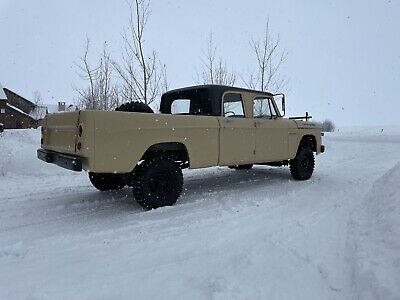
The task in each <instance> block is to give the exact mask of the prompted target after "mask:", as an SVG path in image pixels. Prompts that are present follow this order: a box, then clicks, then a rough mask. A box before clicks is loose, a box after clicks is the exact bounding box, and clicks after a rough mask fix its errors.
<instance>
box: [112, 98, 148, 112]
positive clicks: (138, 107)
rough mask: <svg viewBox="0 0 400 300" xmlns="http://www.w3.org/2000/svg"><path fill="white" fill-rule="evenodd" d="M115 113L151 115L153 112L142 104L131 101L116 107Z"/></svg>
mask: <svg viewBox="0 0 400 300" xmlns="http://www.w3.org/2000/svg"><path fill="white" fill-rule="evenodd" d="M115 111H126V112H140V113H151V114H153V113H154V111H153V110H152V109H151V107H150V106H148V105H147V104H145V103H143V102H139V101H132V102H127V103H124V104H122V105H120V106H118V107H117V108H116V109H115Z"/></svg>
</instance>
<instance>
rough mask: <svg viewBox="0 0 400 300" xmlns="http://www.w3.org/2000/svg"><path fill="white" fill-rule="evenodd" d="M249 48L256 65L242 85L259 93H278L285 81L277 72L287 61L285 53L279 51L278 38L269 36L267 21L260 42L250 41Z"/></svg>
mask: <svg viewBox="0 0 400 300" xmlns="http://www.w3.org/2000/svg"><path fill="white" fill-rule="evenodd" d="M250 47H251V49H252V51H253V53H254V55H255V57H256V61H257V65H256V67H255V69H254V70H253V71H252V72H250V74H249V76H248V78H247V79H243V78H242V80H243V81H244V84H245V85H246V86H247V87H248V88H251V89H260V90H261V91H270V90H272V91H279V90H280V89H282V88H283V87H284V86H285V85H286V79H285V78H284V77H282V76H281V75H280V74H279V70H280V68H281V67H282V65H283V63H284V62H285V61H286V59H287V53H286V51H284V50H280V40H279V37H278V38H276V39H274V38H273V37H272V36H271V34H270V29H269V20H268V21H267V25H266V29H265V34H264V37H263V38H262V40H254V39H253V40H251V42H250Z"/></svg>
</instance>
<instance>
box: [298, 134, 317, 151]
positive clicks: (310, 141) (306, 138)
mask: <svg viewBox="0 0 400 300" xmlns="http://www.w3.org/2000/svg"><path fill="white" fill-rule="evenodd" d="M302 147H307V148H310V149H311V150H312V151H313V152H317V139H316V137H315V135H313V134H305V135H303V136H302V137H301V139H300V142H299V145H298V146H297V152H298V151H299V149H300V148H302Z"/></svg>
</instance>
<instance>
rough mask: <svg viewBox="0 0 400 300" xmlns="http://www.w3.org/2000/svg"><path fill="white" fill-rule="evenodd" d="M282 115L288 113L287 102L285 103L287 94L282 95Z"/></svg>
mask: <svg viewBox="0 0 400 300" xmlns="http://www.w3.org/2000/svg"><path fill="white" fill-rule="evenodd" d="M282 113H283V115H282V117H284V116H285V115H286V103H285V95H282Z"/></svg>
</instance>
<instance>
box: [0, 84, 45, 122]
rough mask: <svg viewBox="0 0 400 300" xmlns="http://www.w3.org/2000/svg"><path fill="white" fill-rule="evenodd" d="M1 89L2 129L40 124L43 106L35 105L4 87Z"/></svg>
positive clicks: (43, 111) (0, 114)
mask: <svg viewBox="0 0 400 300" xmlns="http://www.w3.org/2000/svg"><path fill="white" fill-rule="evenodd" d="M3 91H4V94H3V93H2V94H3V96H0V123H3V124H4V129H22V128H37V127H38V126H40V121H41V119H43V117H44V115H45V114H46V111H45V108H43V107H40V106H37V105H35V104H34V103H32V102H31V101H29V100H27V99H25V98H24V97H22V96H20V95H18V94H16V93H15V92H13V91H11V90H9V89H6V88H4V89H3ZM4 95H5V96H6V97H4ZM2 98H3V99H2ZM4 98H5V99H4Z"/></svg>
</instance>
